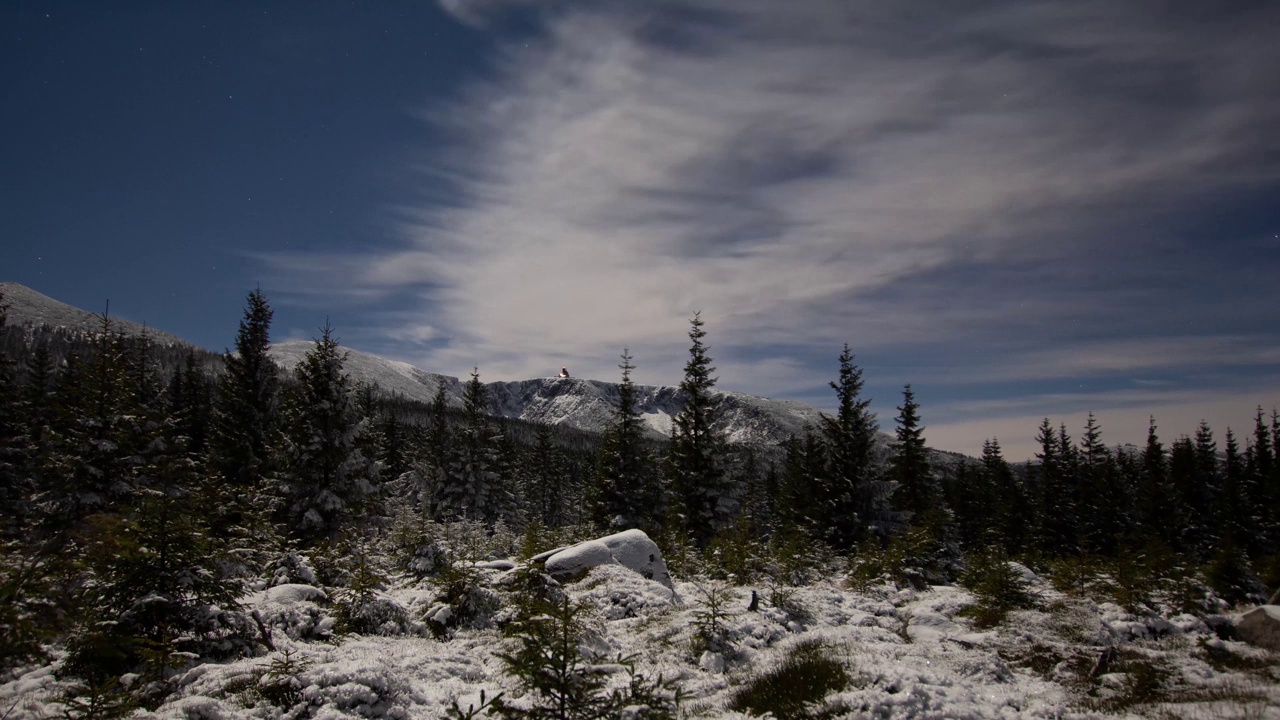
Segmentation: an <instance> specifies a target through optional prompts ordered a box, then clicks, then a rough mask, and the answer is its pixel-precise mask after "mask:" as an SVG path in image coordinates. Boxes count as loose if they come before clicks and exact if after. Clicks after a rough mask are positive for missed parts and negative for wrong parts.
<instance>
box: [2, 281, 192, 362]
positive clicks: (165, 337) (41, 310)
mask: <svg viewBox="0 0 1280 720" xmlns="http://www.w3.org/2000/svg"><path fill="white" fill-rule="evenodd" d="M0 293H2V294H3V295H4V302H5V303H6V304H7V305H8V306H9V324H10V325H14V326H22V325H29V326H32V327H40V326H41V325H47V326H49V327H52V328H58V327H62V328H67V329H68V330H72V331H76V332H83V333H90V332H97V331H98V330H99V329H100V328H101V327H102V318H101V316H100V315H98V314H97V313H91V312H89V311H87V310H81V309H80V308H78V307H74V306H71V305H67V304H66V303H61V302H58V301H57V300H54V299H53V298H51V297H49V296H47V295H42V294H40V293H38V292H36V291H35V290H32V289H31V288H29V287H27V286H25V285H19V284H18V283H13V282H0ZM111 326H112V327H113V328H115V329H116V331H118V332H121V333H123V334H125V335H141V334H143V333H144V332H145V333H146V334H147V336H148V337H150V338H151V342H153V343H156V344H158V345H178V346H187V347H195V346H194V345H192V344H191V343H189V342H187V341H186V340H183V339H182V338H179V337H178V336H176V335H170V334H169V333H167V332H163V331H160V330H156V329H155V328H151V327H147V326H145V325H141V324H139V323H136V322H132V321H130V320H125V319H123V318H118V317H115V316H112V317H111Z"/></svg>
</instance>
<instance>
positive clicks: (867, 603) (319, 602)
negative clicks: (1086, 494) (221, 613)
mask: <svg viewBox="0 0 1280 720" xmlns="http://www.w3.org/2000/svg"><path fill="white" fill-rule="evenodd" d="M483 573H484V574H485V577H486V578H487V580H488V582H491V583H494V584H495V585H494V586H495V587H496V588H498V590H499V591H500V590H501V578H502V577H503V576H504V572H503V571H502V570H499V569H486V570H484V571H483ZM564 589H565V590H566V591H567V593H568V595H569V596H570V597H571V598H572V599H573V600H575V601H578V602H582V603H585V604H587V605H588V606H589V607H590V608H592V618H591V621H590V625H591V627H592V628H594V631H593V635H594V636H593V637H592V638H589V639H588V641H587V642H586V644H585V647H587V648H588V649H589V650H590V651H591V652H593V653H595V654H596V656H597V657H598V658H599V661H600V662H609V661H610V660H611V659H614V658H617V657H618V656H634V657H635V658H636V661H637V670H639V671H640V672H642V673H644V674H645V675H646V676H647V677H650V678H653V677H656V676H657V675H658V674H661V675H662V676H663V677H664V678H666V679H675V680H677V681H678V682H679V683H680V685H681V686H682V688H683V690H684V691H685V694H686V697H685V699H684V700H683V702H682V704H681V707H680V711H681V714H682V715H684V716H688V717H709V718H722V717H745V715H743V714H742V713H739V712H735V711H732V710H730V709H728V706H729V704H730V702H731V700H732V698H733V697H734V695H735V694H736V693H738V692H739V691H740V690H741V688H743V687H744V686H746V685H747V684H749V683H750V682H751V681H752V680H753V679H754V678H756V677H758V676H759V675H760V674H761V673H762V672H765V671H767V670H769V669H770V668H773V667H776V666H777V665H778V664H779V663H780V662H782V660H783V658H785V657H786V656H787V654H788V653H789V652H790V651H791V650H793V649H794V648H796V647H797V645H799V644H801V643H806V642H814V641H816V642H817V643H820V646H821V648H822V650H821V652H822V653H823V654H824V655H825V656H827V657H831V658H835V659H838V660H839V661H840V662H841V663H843V664H844V665H845V667H846V669H847V672H848V676H849V678H850V682H849V683H848V685H847V687H845V688H844V689H842V690H838V691H835V692H831V693H829V694H828V695H827V697H826V698H825V700H824V701H823V703H822V707H823V708H825V709H826V710H827V711H829V712H825V713H820V714H821V716H823V717H854V718H863V717H870V718H1022V717H1027V718H1089V717H1170V718H1231V717H1237V718H1280V659H1278V658H1277V656H1276V655H1275V654H1271V653H1268V652H1266V651H1263V650H1259V649H1257V648H1254V647H1251V646H1248V645H1246V644H1244V643H1240V642H1235V641H1224V640H1220V639H1218V637H1217V636H1216V635H1215V634H1214V633H1213V631H1212V630H1211V629H1210V628H1209V627H1208V626H1207V625H1206V624H1205V623H1204V622H1203V621H1202V620H1201V619H1198V618H1195V617H1193V616H1190V615H1179V616H1172V617H1164V616H1160V615H1158V614H1154V613H1151V614H1147V615H1145V616H1138V615H1133V614H1130V613H1126V612H1125V611H1124V610H1122V609H1121V608H1119V607H1118V606H1115V605H1111V604H1106V603H1103V604H1098V603H1095V602H1093V601H1090V600H1084V599H1079V598H1071V597H1067V596H1064V595H1062V594H1060V593H1058V592H1056V591H1054V590H1053V589H1051V588H1050V587H1049V586H1048V585H1047V584H1046V583H1043V582H1037V583H1036V585H1035V590H1036V592H1037V594H1038V595H1039V605H1040V608H1039V609H1037V610H1026V611H1018V612H1014V613H1013V614H1012V615H1010V616H1009V618H1008V619H1007V621H1006V622H1004V623H1002V624H1001V625H999V626H997V627H996V628H994V629H990V630H979V629H977V628H975V627H974V626H973V624H972V621H971V620H969V619H967V618H966V617H965V616H964V615H963V614H962V613H961V611H962V609H964V608H966V607H968V606H970V605H972V604H973V602H974V599H973V596H972V595H970V593H969V592H968V591H966V590H964V589H962V588H958V587H950V586H944V587H934V588H931V589H928V590H924V591H918V590H912V589H897V588H895V587H893V586H889V585H884V586H879V587H873V588H871V589H869V590H867V591H866V592H862V593H859V592H854V591H852V590H850V589H848V588H847V587H845V586H844V585H843V584H842V583H839V582H833V581H822V582H817V583H815V584H812V585H809V586H806V587H801V588H781V589H779V588H773V589H771V588H769V587H767V586H763V585H761V586H756V587H754V588H749V587H738V588H728V587H726V586H723V585H718V584H716V583H714V582H711V581H705V580H701V581H698V582H696V583H695V582H692V581H687V580H680V579H678V578H677V579H676V581H675V583H674V590H673V589H669V588H668V587H666V586H664V585H663V584H661V583H658V582H655V581H651V580H647V579H645V578H643V577H641V576H640V575H638V574H636V573H635V572H632V571H631V570H628V569H627V568H625V567H623V566H621V565H616V564H614V565H605V566H601V567H597V568H595V569H594V570H592V571H591V572H590V573H588V574H587V575H586V576H585V577H583V578H581V579H579V580H577V581H576V582H570V583H567V584H565V585H564ZM712 589H718V590H720V591H727V592H728V593H729V594H730V596H731V598H732V599H731V600H730V602H729V603H728V616H727V617H726V618H725V620H724V628H725V631H726V636H725V638H726V640H727V643H726V645H725V652H723V653H713V652H710V651H706V650H701V651H700V650H699V649H695V642H694V636H695V630H694V626H695V624H696V621H697V618H698V613H700V612H704V611H705V610H706V607H707V603H706V600H705V597H706V593H707V592H708V591H710V590H712ZM752 590H755V591H757V592H758V593H759V597H760V602H759V604H758V607H757V609H755V610H749V609H748V606H749V601H750V599H751V592H752ZM788 594H790V596H789V597H787V595H788ZM437 595H438V588H437V587H436V586H435V585H434V583H433V581H431V580H424V581H411V580H407V579H405V580H401V581H400V582H398V583H397V584H395V585H394V586H393V587H392V588H391V589H390V590H389V591H388V593H387V599H389V600H394V601H395V602H396V603H397V604H398V605H399V606H401V607H403V608H404V609H406V610H407V611H409V613H410V615H411V616H414V617H417V618H423V617H424V616H425V615H426V614H427V612H428V611H429V610H431V609H432V608H433V606H435V607H436V608H438V599H437ZM247 601H248V603H249V605H250V607H252V608H253V609H256V610H258V611H259V613H260V614H261V615H262V616H263V617H264V618H265V619H266V620H267V621H268V623H269V624H272V623H274V625H275V627H276V628H277V631H276V632H275V633H274V639H275V645H276V649H277V652H275V653H271V654H268V655H266V656H261V657H255V658H247V659H242V660H238V661H235V662H230V663H226V664H212V663H211V664H205V665H200V666H197V667H195V668H193V669H191V670H188V671H186V672H185V673H183V674H181V675H179V676H178V677H177V678H176V685H177V691H176V692H175V693H174V694H173V695H171V696H170V697H169V698H168V699H167V700H166V701H165V703H164V704H163V705H162V706H160V707H159V708H157V709H155V710H153V711H145V710H139V711H136V716H137V717H140V718H175V719H176V718H182V719H184V720H188V719H192V718H205V719H208V720H234V719H241V718H283V717H314V718H326V719H336V718H349V717H359V718H371V717H387V718H441V717H444V713H445V711H446V709H447V708H448V707H449V706H450V705H451V703H452V702H453V701H454V700H457V701H458V702H459V704H460V705H461V706H462V707H463V708H464V709H465V708H466V707H467V706H468V705H470V704H479V702H480V700H479V698H480V693H481V691H484V692H485V693H486V696H487V697H489V698H492V697H493V696H494V694H496V693H499V692H503V693H506V694H507V697H508V698H516V699H517V701H518V700H519V694H520V691H519V688H518V687H517V684H516V682H515V680H514V679H513V678H512V677H510V676H509V675H508V674H506V673H505V672H504V666H503V663H502V661H501V660H500V659H499V658H498V657H497V656H496V653H497V652H500V651H503V650H506V651H510V650H511V649H512V647H513V643H514V641H513V640H512V639H511V638H508V637H505V636H504V635H503V634H502V632H501V631H499V630H498V629H497V628H496V627H492V626H490V627H479V628H466V629H458V630H456V631H454V632H452V633H451V634H450V635H449V636H448V637H447V638H446V639H441V640H437V639H432V638H431V637H430V636H429V633H427V632H426V631H425V627H423V626H422V625H418V624H416V623H415V624H414V627H415V628H419V629H421V630H422V634H421V635H420V636H412V635H410V636H399V637H379V636H358V635H349V636H345V637H340V638H336V639H330V640H328V641H320V640H310V641H308V640H303V639H300V638H302V637H306V636H311V637H315V636H323V635H325V634H326V633H327V632H328V629H329V627H330V626H331V625H332V623H331V620H330V619H329V617H328V612H329V611H328V610H327V609H326V599H325V597H324V596H323V594H322V593H320V592H318V591H316V590H315V589H313V588H311V589H309V588H307V587H306V586H298V585H294V586H285V587H283V588H273V589H271V590H270V591H261V592H258V593H254V594H253V595H251V596H249V598H247ZM771 601H773V602H771ZM775 603H776V604H777V605H781V606H782V607H777V606H775ZM424 622H425V621H424ZM283 628H288V629H289V632H290V633H291V634H292V635H294V636H295V638H290V637H287V636H286V633H285V632H283V631H282V629H283ZM1108 647H1114V648H1116V651H1117V652H1116V653H1115V657H1114V659H1113V660H1111V662H1110V664H1109V666H1107V667H1103V668H1097V669H1095V666H1096V665H1097V662H1098V659H1099V658H1100V657H1101V656H1102V655H1103V654H1104V652H1105V650H1106V648H1108ZM286 651H287V652H288V653H289V658H290V662H293V663H294V666H293V667H292V668H291V669H289V670H288V672H284V673H281V672H279V668H280V665H279V662H280V661H281V659H282V658H284V653H285V652H286ZM273 662H275V663H276V668H277V671H276V672H274V673H273V672H271V671H270V666H271V664H272V663H273ZM55 670H56V662H55V663H54V665H51V666H46V667H40V668H34V669H30V670H28V671H27V672H25V673H24V674H22V675H21V676H20V677H17V678H15V679H11V680H9V681H8V682H6V683H4V684H3V685H0V717H2V718H5V719H6V720H9V719H16V718H24V719H30V720H41V719H44V718H54V717H60V716H61V711H62V706H61V705H60V703H59V702H58V700H57V697H58V694H59V692H60V690H61V689H62V687H63V681H60V680H58V679H57V678H56V675H55ZM1091 674H1093V677H1091ZM624 679H625V674H623V673H620V672H619V673H617V674H615V676H614V677H613V682H614V683H615V684H616V683H621V682H623V680H624ZM280 682H287V683H291V684H292V685H291V686H292V687H293V689H294V690H295V691H296V692H297V693H298V695H297V698H300V702H299V704H298V705H296V706H294V709H293V710H292V711H291V712H286V711H285V710H284V709H282V708H281V707H278V706H277V705H273V704H271V703H270V702H268V701H267V700H265V699H264V697H263V693H262V692H261V691H260V689H261V688H262V687H264V686H265V685H269V684H271V683H276V684H277V685H278V684H279V683H280ZM278 704H281V703H278ZM283 704H285V705H287V704H288V703H283ZM815 716H816V715H815ZM481 717H483V715H481Z"/></svg>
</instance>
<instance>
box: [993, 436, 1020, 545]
mask: <svg viewBox="0 0 1280 720" xmlns="http://www.w3.org/2000/svg"><path fill="white" fill-rule="evenodd" d="M982 469H983V473H984V474H985V475H986V476H987V481H988V482H989V483H990V486H991V494H992V496H993V497H994V507H993V509H994V510H995V517H994V518H993V521H994V526H995V529H996V532H997V533H999V535H1000V536H1001V537H1003V538H1005V541H1006V542H1007V543H1008V546H1009V547H1011V548H1017V547H1022V546H1023V545H1024V543H1025V542H1026V540H1027V537H1028V535H1029V533H1028V532H1027V520H1028V519H1029V518H1030V517H1031V501H1030V499H1029V498H1028V497H1027V491H1026V488H1025V487H1023V485H1022V483H1021V482H1020V481H1019V480H1018V478H1017V476H1016V475H1014V474H1013V468H1011V467H1009V463H1008V462H1007V461H1006V460H1005V459H1004V451H1003V450H1001V449H1000V440H999V439H997V438H991V440H990V441H989V442H984V443H983V444H982Z"/></svg>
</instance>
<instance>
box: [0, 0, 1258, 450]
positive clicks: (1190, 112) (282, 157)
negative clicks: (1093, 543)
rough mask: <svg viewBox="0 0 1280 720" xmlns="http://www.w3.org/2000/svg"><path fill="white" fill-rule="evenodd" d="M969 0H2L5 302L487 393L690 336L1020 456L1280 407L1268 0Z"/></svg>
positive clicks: (732, 358)
mask: <svg viewBox="0 0 1280 720" xmlns="http://www.w3.org/2000/svg"><path fill="white" fill-rule="evenodd" d="M959 5H960V4H956V3H950V2H943V1H942V0H936V1H935V2H929V3H920V4H911V5H910V6H902V5H901V4H899V3H893V2H887V1H879V0H876V1H872V0H866V1H862V0H803V1H801V2H796V3H785V4H779V3H776V2H773V1H772V0H654V2H648V3H644V4H637V3H626V2H599V3H572V2H562V1H559V0H548V1H547V2H540V3H535V2H530V1H527V0H442V2H440V3H439V4H436V3H431V2H426V1H420V2H407V1H406V2H387V3H337V2H296V3H270V4H266V3H241V2H218V3H195V2H154V3H144V2H126V3H100V2H10V3H5V4H3V5H0V71H2V72H0V107H2V108H3V111H2V112H3V114H2V115H0V117H3V130H4V132H3V133H0V167H3V168H4V169H5V172H4V175H3V181H2V182H3V185H2V186H0V237H3V238H4V242H3V244H0V279H4V280H13V281H16V282H20V283H23V284H26V285H29V286H31V287H33V288H35V289H37V290H39V291H41V292H44V293H46V294H48V295H51V296H53V297H55V298H57V299H59V300H63V301H65V302H69V303H72V304H75V305H78V306H81V307H85V308H89V309H99V308H101V307H102V306H103V304H104V302H105V301H106V300H107V299H108V298H109V299H110V301H111V307H112V309H113V312H114V313H117V314H119V315H121V316H124V317H127V318H129V319H133V320H138V321H143V322H147V323H148V324H151V325H154V326H156V327H159V328H163V329H165V330H168V331H170V332H174V333H176V334H179V335H182V336H185V337H187V338H190V339H191V340H193V341H195V342H197V343H199V344H201V345H204V346H206V347H210V348H214V349H221V348H223V347H225V346H226V345H228V344H230V343H231V340H232V337H233V334H234V329H235V324H236V322H237V320H238V318H239V314H240V309H241V306H242V303H243V298H244V295H245V293H246V292H247V291H248V290H249V289H250V288H252V287H254V286H255V285H259V284H260V285H261V287H262V288H263V290H264V291H265V292H266V293H267V295H268V297H269V298H271V300H272V302H273V305H274V306H275V308H276V311H277V315H276V325H275V335H276V337H277V339H281V340H283V339H292V338H306V337H310V336H312V335H314V334H315V332H316V328H317V327H318V326H320V325H322V324H323V323H324V321H325V318H326V317H329V318H330V319H331V320H332V322H333V323H334V325H335V326H336V327H337V329H338V333H339V335H340V336H341V337H342V338H343V340H344V341H345V342H346V343H347V344H349V345H351V346H352V347H355V348H359V349H364V350H368V351H371V352H376V353H378V354H381V355H384V356H388V357H394V358H397V359H403V360H407V361H410V362H413V363H414V364H417V365H419V366H420V367H424V368H426V369H430V370H436V371H440V372H446V373H450V374H465V373H466V372H467V371H469V370H470V368H471V367H472V366H473V365H478V366H479V367H480V370H481V374H482V376H484V377H485V378H486V379H500V378H514V377H528V376H534V375H546V374H550V373H552V372H554V371H555V370H557V369H558V368H559V367H560V366H561V365H568V366H570V369H571V370H573V371H575V374H577V375H580V376H588V377H599V378H606V379H612V378H615V377H616V375H617V371H616V368H615V365H616V362H617V359H616V358H617V354H618V352H620V350H621V348H622V347H623V346H624V345H626V346H629V347H630V348H631V351H632V354H633V355H634V356H635V358H636V362H637V364H638V365H639V370H638V372H637V379H638V380H640V381H641V382H652V383H674V382H676V381H678V379H679V374H680V368H681V366H682V364H683V359H684V352H685V348H686V346H687V339H686V338H685V332H686V330H687V320H688V318H689V316H690V315H691V314H692V313H693V312H694V311H695V310H701V311H702V312H703V317H704V319H706V321H707V329H708V331H709V336H708V340H709V341H710V343H711V347H712V354H713V356H714V357H715V358H716V360H717V365H718V366H719V368H720V378H721V385H722V386H724V387H726V388H730V389H738V390H743V391H747V392H754V393H758V394H764V395H770V396H774V397H794V398H798V399H803V400H807V401H810V402H814V403H815V404H818V405H820V406H824V405H830V400H829V398H828V396H829V394H830V393H829V391H828V390H827V389H826V387H825V383H826V381H827V380H828V379H829V378H830V377H832V376H833V375H834V372H835V358H836V356H837V355H838V354H839V350H840V346H841V344H843V343H844V342H848V343H849V344H850V345H851V346H852V348H853V350H854V352H855V353H857V354H858V360H859V362H860V364H861V365H862V366H863V367H864V369H865V370H866V378H867V381H868V393H869V395H871V397H873V398H874V400H875V404H874V407H875V409H877V410H878V411H879V412H880V416H881V421H882V424H883V425H885V426H889V425H891V424H892V416H893V415H894V414H895V411H894V408H893V405H894V404H896V403H897V401H898V392H899V389H900V387H901V384H902V383H905V382H911V383H913V384H914V386H915V388H916V390H917V398H918V399H919V400H921V401H922V402H923V403H924V419H925V422H926V424H928V425H929V430H928V431H927V433H926V434H927V435H929V437H930V440H931V442H933V443H934V444H936V445H939V446H941V447H946V448H950V449H956V450H964V451H969V452H976V451H977V450H978V448H979V447H980V445H981V440H982V438H984V437H988V436H992V435H996V436H999V437H1000V439H1001V441H1002V443H1003V444H1004V446H1005V447H1006V448H1007V449H1009V450H1010V455H1011V456H1013V457H1015V458H1018V457H1019V456H1020V455H1023V454H1025V453H1026V452H1029V448H1030V438H1031V435H1032V434H1033V432H1034V428H1035V424H1036V422H1037V421H1038V419H1039V418H1040V417H1043V416H1045V415H1049V416H1052V417H1053V418H1054V419H1055V420H1061V421H1063V422H1066V423H1067V424H1068V427H1069V428H1073V429H1077V431H1078V427H1079V426H1080V425H1082V424H1083V414H1084V413H1085V412H1087V411H1089V410H1093V411H1095V412H1097V413H1098V415H1099V417H1100V418H1101V420H1102V424H1103V428H1104V433H1105V435H1104V437H1105V439H1107V440H1109V441H1111V442H1122V441H1132V442H1137V441H1140V440H1141V436H1142V433H1143V431H1144V430H1145V425H1146V418H1147V416H1148V414H1149V413H1154V414H1156V416H1157V419H1158V421H1159V422H1160V424H1161V427H1162V431H1163V432H1164V433H1165V434H1166V435H1167V436H1168V437H1169V438H1172V437H1176V435H1177V434H1180V433H1189V432H1191V431H1192V430H1193V429H1194V424H1195V422H1197V421H1198V420H1199V419H1200V418H1202V417H1203V418H1206V419H1209V420H1210V421H1211V422H1212V423H1213V424H1214V426H1215V428H1218V429H1219V430H1221V429H1223V428H1224V427H1225V426H1226V425H1227V424H1231V425H1234V426H1236V427H1240V426H1242V425H1244V424H1246V423H1248V422H1249V418H1250V416H1251V414H1252V410H1253V407H1254V406H1255V405H1257V404H1262V405H1264V406H1266V407H1268V408H1270V407H1271V406H1273V405H1276V404H1280V320H1277V317H1278V315H1277V312H1276V311H1275V307H1276V306H1277V304H1278V302H1277V301H1280V290H1278V289H1277V287H1278V286H1277V283H1276V280H1275V278H1276V277H1277V274H1278V272H1280V135H1278V134H1277V133H1276V131H1275V129H1276V128H1277V127H1280V74H1277V73H1276V72H1275V71H1274V69H1275V68H1276V67H1280V44H1277V43H1276V42H1275V30H1276V28H1278V27H1280V6H1277V5H1276V4H1275V3H1266V2H1239V3H1236V2H1228V3H1215V4H1213V5H1211V6H1210V5H1205V4H1192V3H1187V4H1185V5H1184V4H1171V3H1159V2H1133V3H1114V2H1110V1H1106V2H1104V1H1103V0H1079V1H1075V0H1073V1H1070V2H1066V1H1064V2H1060V3H1052V2H1049V3H1037V4H1029V3H1023V2H994V1H993V2H983V1H980V2H976V3H964V4H963V5H964V7H963V8H961V7H959ZM264 7H265V8H266V9H265V10H264V9H263V8H264Z"/></svg>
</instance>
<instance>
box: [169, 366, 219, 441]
mask: <svg viewBox="0 0 1280 720" xmlns="http://www.w3.org/2000/svg"><path fill="white" fill-rule="evenodd" d="M213 390H214V386H213V382H212V380H211V379H210V378H209V376H208V375H206V374H205V373H204V371H203V370H202V369H201V367H200V363H199V361H198V360H197V359H196V356H195V353H188V354H187V359H186V362H184V363H183V364H182V365H180V366H178V368H177V369H176V370H174V373H173V378H172V379H171V380H170V381H169V390H168V395H169V407H170V416H171V417H172V418H173V422H174V424H175V425H176V428H175V431H176V432H177V434H178V436H179V437H181V438H183V440H182V442H183V443H184V444H185V445H186V448H185V449H186V450H187V452H190V453H194V454H197V455H203V454H204V452H205V451H206V450H207V449H208V445H209V428H210V421H211V420H212V417H211V416H212V413H213Z"/></svg>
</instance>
